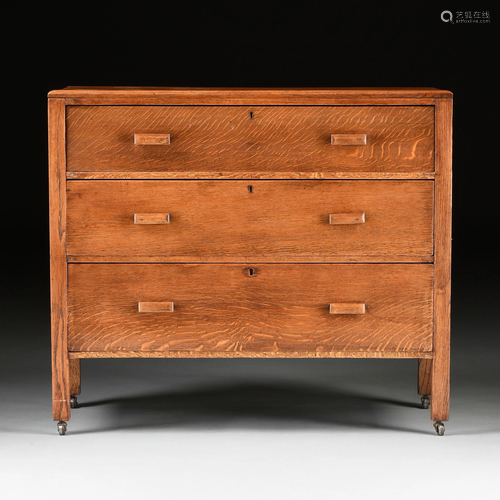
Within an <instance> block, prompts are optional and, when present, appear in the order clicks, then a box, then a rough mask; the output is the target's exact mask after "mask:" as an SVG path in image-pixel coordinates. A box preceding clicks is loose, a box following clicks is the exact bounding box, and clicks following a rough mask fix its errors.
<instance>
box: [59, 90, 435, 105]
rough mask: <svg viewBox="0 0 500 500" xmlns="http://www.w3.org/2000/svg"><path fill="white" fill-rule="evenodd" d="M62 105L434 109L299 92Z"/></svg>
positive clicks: (104, 99)
mask: <svg viewBox="0 0 500 500" xmlns="http://www.w3.org/2000/svg"><path fill="white" fill-rule="evenodd" d="M65 102H66V106H248V105H252V106H434V104H435V102H436V99H435V98H433V97H378V96H376V97H365V98H363V97H351V98H348V97H338V96H337V97H331V96H327V95H324V96H323V97H318V98H316V99H314V101H313V98H311V97H310V96H307V95H304V94H303V93H299V94H297V95H290V94H286V95H284V96H282V97H279V96H276V97H273V96H269V95H260V96H258V97H255V98H253V99H252V98H249V96H248V95H246V94H241V95H238V94H234V95H231V97H227V98H226V97H224V95H223V94H222V93H217V94H213V95H209V96H207V95H200V96H198V95H197V96H189V97H188V98H187V99H186V96H185V95H182V94H177V95H175V94H173V95H172V94H170V95H153V94H147V95H145V96H137V97H134V96H129V97H114V96H113V95H107V96H100V97H99V96H96V97H93V96H91V95H90V96H84V97H74V98H71V97H70V98H66V99H65Z"/></svg>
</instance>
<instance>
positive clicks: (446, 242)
mask: <svg viewBox="0 0 500 500" xmlns="http://www.w3.org/2000/svg"><path fill="white" fill-rule="evenodd" d="M435 111H436V116H435V129H436V156H435V158H436V165H435V167H436V174H435V203H434V238H435V242H434V332H433V359H432V370H431V378H432V380H431V392H432V400H431V419H432V420H434V421H435V423H436V426H437V427H436V431H437V432H438V434H439V435H440V436H441V435H442V434H443V433H444V426H443V424H442V422H443V421H445V420H448V418H449V407H450V312H451V311H450V298H451V297H450V296H451V154H452V153H451V149H452V148H451V143H452V137H451V117H452V101H451V99H437V100H436V106H435Z"/></svg>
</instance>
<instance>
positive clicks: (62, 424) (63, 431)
mask: <svg viewBox="0 0 500 500" xmlns="http://www.w3.org/2000/svg"><path fill="white" fill-rule="evenodd" d="M67 429H68V424H67V423H66V422H64V421H63V420H61V421H59V422H58V423H57V430H58V432H59V435H60V436H64V434H66V430H67Z"/></svg>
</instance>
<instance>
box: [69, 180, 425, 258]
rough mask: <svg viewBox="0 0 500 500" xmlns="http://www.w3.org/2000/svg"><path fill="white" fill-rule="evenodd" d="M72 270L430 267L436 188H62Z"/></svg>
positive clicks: (398, 184)
mask: <svg viewBox="0 0 500 500" xmlns="http://www.w3.org/2000/svg"><path fill="white" fill-rule="evenodd" d="M67 185H68V187H67V190H68V197H67V203H68V215H67V241H68V256H69V258H70V260H72V261H102V262H113V261H115V262H120V261H129V262H130V261H151V262H154V261H170V262H175V261H179V262H210V261H212V262H238V261H241V260H252V261H260V262H265V261H281V262H302V261H303V262H327V261H331V260H332V257H344V260H353V261H355V260H359V259H360V258H361V259H362V260H366V261H370V260H372V261H384V260H388V261H391V260H398V259H399V258H405V259H406V260H407V261H422V262H425V261H430V260H432V253H433V251H432V249H433V232H432V226H433V224H432V219H433V181H325V180H321V181H138V180H134V181H115V180H113V181H90V180H82V181H76V180H74V181H68V183H67Z"/></svg>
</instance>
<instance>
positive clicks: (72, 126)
mask: <svg viewBox="0 0 500 500" xmlns="http://www.w3.org/2000/svg"><path fill="white" fill-rule="evenodd" d="M67 169H68V171H73V172H213V171H217V172H249V173H250V172H432V171H433V170H434V107H433V106H255V107H248V106H68V107H67Z"/></svg>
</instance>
